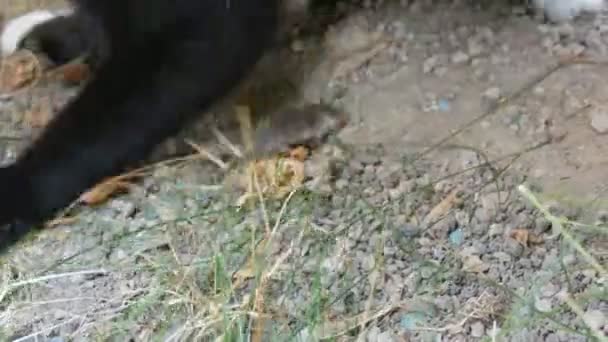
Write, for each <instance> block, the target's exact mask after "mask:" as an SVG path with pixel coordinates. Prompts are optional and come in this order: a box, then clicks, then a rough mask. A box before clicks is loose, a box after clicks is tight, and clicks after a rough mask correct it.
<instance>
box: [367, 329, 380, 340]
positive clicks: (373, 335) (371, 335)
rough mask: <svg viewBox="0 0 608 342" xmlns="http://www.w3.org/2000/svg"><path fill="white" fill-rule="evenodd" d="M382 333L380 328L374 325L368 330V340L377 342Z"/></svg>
mask: <svg viewBox="0 0 608 342" xmlns="http://www.w3.org/2000/svg"><path fill="white" fill-rule="evenodd" d="M378 335H380V328H378V327H376V326H373V327H371V328H370V329H369V331H368V332H367V342H377V341H378Z"/></svg>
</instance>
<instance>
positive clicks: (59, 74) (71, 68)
mask: <svg viewBox="0 0 608 342" xmlns="http://www.w3.org/2000/svg"><path fill="white" fill-rule="evenodd" d="M90 75H91V70H90V68H89V66H88V65H86V64H84V63H71V64H65V65H62V66H60V67H58V68H56V69H54V70H52V71H51V77H52V78H54V79H59V80H61V81H64V82H67V83H72V84H78V83H81V82H83V81H86V80H87V79H88V78H89V76H90Z"/></svg>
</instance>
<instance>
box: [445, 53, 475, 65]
mask: <svg viewBox="0 0 608 342" xmlns="http://www.w3.org/2000/svg"><path fill="white" fill-rule="evenodd" d="M450 59H451V60H452V63H453V64H464V63H466V62H468V61H469V60H470V59H471V58H470V57H469V55H467V54H466V53H464V52H462V51H457V52H456V53H454V54H453V55H452V57H451V58H450Z"/></svg>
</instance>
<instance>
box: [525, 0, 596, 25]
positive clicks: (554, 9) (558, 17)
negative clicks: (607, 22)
mask: <svg viewBox="0 0 608 342" xmlns="http://www.w3.org/2000/svg"><path fill="white" fill-rule="evenodd" d="M532 3H533V4H534V7H536V9H538V10H541V11H543V12H544V13H545V15H546V16H547V18H548V19H549V20H551V21H553V22H564V21H569V20H572V19H574V18H575V17H577V16H578V15H580V14H582V13H583V12H590V13H596V12H601V11H603V10H604V9H606V2H605V0H532Z"/></svg>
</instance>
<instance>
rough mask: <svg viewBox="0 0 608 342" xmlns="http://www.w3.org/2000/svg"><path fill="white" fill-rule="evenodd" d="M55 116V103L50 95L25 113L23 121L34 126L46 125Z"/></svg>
mask: <svg viewBox="0 0 608 342" xmlns="http://www.w3.org/2000/svg"><path fill="white" fill-rule="evenodd" d="M52 118H53V105H52V102H51V99H50V98H49V97H45V98H43V99H42V100H41V101H40V102H39V103H37V104H36V105H35V106H33V107H32V108H30V110H28V111H27V112H25V114H24V115H23V122H24V123H25V124H26V125H28V126H30V127H33V128H42V127H45V126H46V125H47V124H48V123H49V121H51V119H52Z"/></svg>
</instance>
